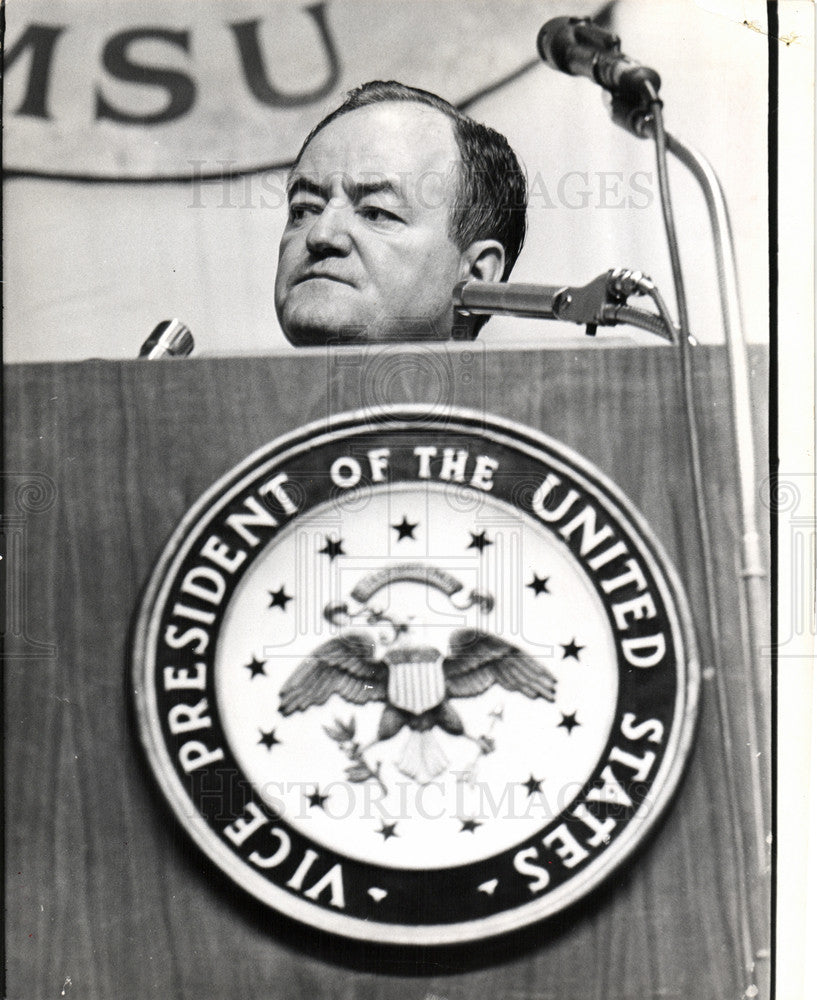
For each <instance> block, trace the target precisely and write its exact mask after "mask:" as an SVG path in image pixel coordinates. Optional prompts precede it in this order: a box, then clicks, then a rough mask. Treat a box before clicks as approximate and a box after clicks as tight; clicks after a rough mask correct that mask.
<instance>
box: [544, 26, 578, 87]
mask: <svg viewBox="0 0 817 1000" xmlns="http://www.w3.org/2000/svg"><path fill="white" fill-rule="evenodd" d="M582 20H584V19H583V18H578V17H552V18H551V19H550V20H549V21H546V22H545V24H543V25H542V27H541V28H540V29H539V35H538V36H537V38H536V48H537V50H538V52H539V56H540V57H541V58H542V60H543V61H544V62H546V63H547V64H548V66H551V67H552V68H553V69H558V70H561V71H562V72H563V73H570V67H569V61H568V49H569V48H570V47H571V46H573V45H575V43H576V32H575V26H576V25H577V24H581V23H582Z"/></svg>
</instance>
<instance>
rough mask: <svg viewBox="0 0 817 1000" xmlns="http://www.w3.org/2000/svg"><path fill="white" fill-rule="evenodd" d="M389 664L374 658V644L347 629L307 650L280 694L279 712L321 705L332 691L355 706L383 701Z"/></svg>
mask: <svg viewBox="0 0 817 1000" xmlns="http://www.w3.org/2000/svg"><path fill="white" fill-rule="evenodd" d="M388 673H389V671H388V667H387V666H386V664H385V663H383V662H382V660H375V659H374V643H373V642H372V641H371V640H370V639H369V638H367V636H365V635H363V634H361V633H360V632H350V633H349V634H348V635H342V636H338V637H337V638H335V639H330V640H329V641H328V642H325V643H323V645H322V646H318V648H317V649H316V650H315V651H314V652H312V653H310V655H309V656H307V657H306V658H305V659H304V660H303V661H302V662H301V663H300V665H299V666H298V668H297V669H296V670H295V672H294V673H293V674H292V676H291V677H290V678H289V679H288V680H287V681H286V683H285V684H284V686H283V687H282V688H281V691H280V694H279V706H278V707H279V710H280V712H281V715H292V713H293V712H303V711H304V710H305V709H307V708H310V707H311V706H312V705H323V704H324V702H325V701H326V700H327V699H328V698H330V697H331V696H332V695H333V694H339V695H340V696H341V698H344V699H345V700H346V701H350V702H352V703H353V704H355V705H363V704H365V703H366V702H368V701H385V700H386V684H387V681H388Z"/></svg>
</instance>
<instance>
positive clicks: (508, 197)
mask: <svg viewBox="0 0 817 1000" xmlns="http://www.w3.org/2000/svg"><path fill="white" fill-rule="evenodd" d="M388 101H413V102H415V103H417V104H425V105H427V106H428V107H430V108H436V110H437V111H440V112H442V114H444V115H445V116H446V117H447V118H448V119H449V120H450V121H451V123H452V125H453V127H454V136H455V138H456V141H457V146H458V148H459V152H460V160H461V163H460V177H459V184H458V189H457V195H456V199H455V201H454V206H453V210H452V213H451V220H450V227H451V229H450V235H451V238H452V240H453V241H454V242H455V243H456V244H457V246H458V247H459V248H460V250H464V249H465V248H466V247H468V246H469V245H470V244H471V243H473V242H474V241H475V240H485V239H494V240H498V241H499V242H500V243H501V244H502V246H503V247H504V248H505V270H504V272H503V274H502V280H503V281H505V280H507V278H508V275H509V274H510V273H511V268H512V267H513V265H514V264H515V263H516V259H517V257H518V256H519V251H520V250H521V249H522V244H523V242H524V240H525V227H526V220H525V210H526V207H527V184H526V182H525V175H524V174H523V173H522V169H521V167H520V166H519V161H518V160H517V158H516V154H515V153H514V151H513V150H512V149H511V147H510V146H509V144H508V140H507V139H506V138H505V136H504V135H501V134H500V133H499V132H496V131H495V130H494V129H492V128H489V127H488V126H487V125H481V124H480V123H479V122H476V121H474V120H473V118H469V117H468V116H467V115H464V114H463V113H462V112H461V111H458V110H457V109H456V108H455V107H454V105H453V104H449V103H448V101H446V100H444V99H443V98H442V97H438V96H437V95H436V94H432V93H430V92H429V91H427V90H419V89H418V88H417V87H407V86H406V85H405V84H403V83H397V82H396V81H394V80H388V81H382V80H373V81H371V82H370V83H364V84H363V85H362V86H360V87H357V88H356V89H354V90H350V91H349V93H348V95H347V97H346V100H345V101H344V102H343V104H341V105H340V107H338V108H335V110H334V111H332V112H331V113H330V114H328V115H327V116H326V117H325V118H324V119H323V120H322V121H320V122H318V124H317V125H316V126H315V128H313V129H312V131H311V132H310V133H309V135H308V136H307V137H306V139H305V140H304V144H303V145H302V146H301V149H300V151H299V152H298V157H297V159H296V161H295V164H296V166H297V164H298V163H299V162H300V159H301V157H302V156H303V153H304V150H305V149H306V147H307V146H308V145H309V143H310V142H312V140H313V139H314V138H315V136H316V135H317V134H318V133H319V132H320V131H322V130H323V129H325V128H326V126H327V125H329V124H330V123H331V122H333V121H334V120H335V119H336V118H340V116H341V115H345V114H348V113H349V112H350V111H357V110H358V108H366V107H369V106H370V105H372V104H384V103H386V102H388ZM480 325H481V324H480Z"/></svg>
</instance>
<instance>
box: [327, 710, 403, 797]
mask: <svg viewBox="0 0 817 1000" xmlns="http://www.w3.org/2000/svg"><path fill="white" fill-rule="evenodd" d="M323 731H324V732H325V733H326V735H327V736H328V737H329V738H330V739H331V740H334V741H335V743H337V744H338V746H339V747H340V749H341V750H342V751H343V752H344V753H345V754H346V757H347V758H348V759H349V760H350V761H351V762H352V766H351V767H347V768H346V777H347V779H348V780H349V781H351V782H352V783H353V784H356V785H359V784H362V783H363V782H364V781H369V779H371V778H373V779H374V780H375V781H376V782H377V783H378V785H380V787H381V788H382V789H383V794H384V795H388V792H389V790H388V788H386V785H385V783H384V782H383V779H382V778H381V777H380V761H378V762H377V764H376V765H375V769H374V770H372V769H371V767H370V766H369V764H368V762H367V761H366V758H365V757H364V756H363V750H362V749H361V746H360V744H359V743H358V742H357V740H356V739H355V733H356V731H357V724H356V722H355V717H354V716H351V717H350V718H349V721H348V722H341V721H340V719H335V724H334V726H324V727H323Z"/></svg>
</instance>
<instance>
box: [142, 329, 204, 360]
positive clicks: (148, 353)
mask: <svg viewBox="0 0 817 1000" xmlns="http://www.w3.org/2000/svg"><path fill="white" fill-rule="evenodd" d="M194 346H195V345H194V342H193V334H192V333H191V332H190V330H189V328H188V327H186V326H185V325H184V323H182V321H181V320H180V319H164V320H162V322H161V323H160V324H159V325H158V326H157V327H156V329H155V330H154V331H153V333H151V335H150V336H149V337H148V339H147V340H146V341H145V342H144V344H142V349H141V350H140V351H139V357H140V358H148V359H153V358H186V357H187V356H188V354H192V352H193V347H194Z"/></svg>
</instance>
